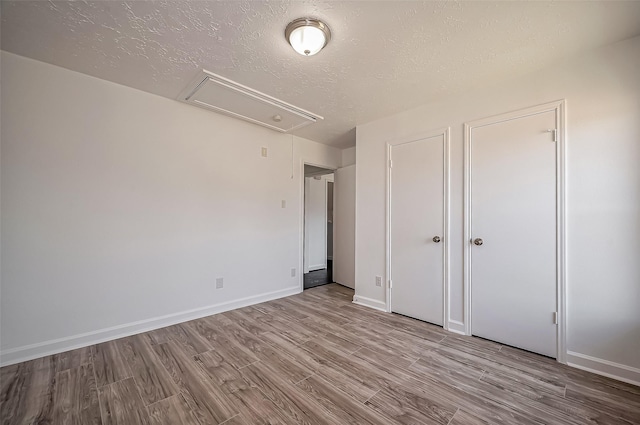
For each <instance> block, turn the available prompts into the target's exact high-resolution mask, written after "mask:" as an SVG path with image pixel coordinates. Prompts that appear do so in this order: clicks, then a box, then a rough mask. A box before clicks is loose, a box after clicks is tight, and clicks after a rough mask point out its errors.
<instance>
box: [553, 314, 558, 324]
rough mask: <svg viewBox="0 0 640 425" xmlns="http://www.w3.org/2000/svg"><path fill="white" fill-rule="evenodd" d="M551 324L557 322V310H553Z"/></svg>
mask: <svg viewBox="0 0 640 425" xmlns="http://www.w3.org/2000/svg"><path fill="white" fill-rule="evenodd" d="M553 324H554V325H557V324H558V312H557V311H554V312H553Z"/></svg>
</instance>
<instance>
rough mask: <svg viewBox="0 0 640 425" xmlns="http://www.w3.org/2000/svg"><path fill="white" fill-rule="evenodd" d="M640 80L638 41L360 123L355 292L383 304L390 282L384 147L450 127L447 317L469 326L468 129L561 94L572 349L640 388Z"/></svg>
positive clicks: (599, 50) (627, 42)
mask: <svg viewBox="0 0 640 425" xmlns="http://www.w3.org/2000/svg"><path fill="white" fill-rule="evenodd" d="M469 72H473V70H472V69H469ZM639 75H640V38H639V37H636V38H633V39H630V40H627V41H624V42H620V43H617V44H614V45H610V46H606V47H603V48H600V49H598V50H594V51H591V52H589V53H586V54H584V55H582V56H580V57H576V58H572V59H568V60H567V61H566V62H563V63H557V64H555V65H554V66H553V67H552V68H547V69H544V70H541V71H538V72H536V73H533V74H531V75H528V76H526V77H525V78H518V79H514V80H511V81H505V82H504V83H503V84H501V85H498V86H495V87H492V88H485V89H478V90H475V91H471V92H466V93H461V94H459V95H456V96H453V97H450V98H448V99H447V100H445V101H441V102H435V103H431V104H426V105H424V106H422V107H419V108H416V109H412V110H410V111H407V112H404V113H400V114H397V115H393V116H390V117H387V118H383V119H380V120H377V121H374V122H371V123H368V124H364V125H360V126H358V128H357V132H356V134H357V145H356V151H357V169H356V182H357V201H356V211H357V214H356V295H357V296H359V297H366V298H368V299H371V300H374V301H379V302H384V300H385V290H384V288H380V287H376V286H375V276H376V275H380V276H384V275H385V167H386V148H385V144H386V142H387V141H390V140H393V139H397V138H400V137H404V136H408V135H412V134H417V133H421V132H426V131H430V130H434V129H437V128H442V127H446V126H451V166H452V170H451V191H452V197H451V213H452V216H451V240H450V244H451V279H450V281H451V306H450V311H451V318H452V319H453V320H457V321H460V322H464V321H465V320H466V318H465V317H463V285H462V281H463V276H462V272H463V268H462V252H463V250H462V247H463V240H462V230H463V228H462V225H463V220H462V217H463V184H462V183H463V123H464V122H466V121H471V120H475V119H478V118H483V117H487V116H490V115H495V114H499V113H503V112H508V111H512V110H517V109H520V108H525V107H528V106H532V105H536V104H540V103H545V102H548V101H553V100H557V99H562V98H565V99H566V100H567V198H566V202H567V228H568V240H567V254H568V270H567V289H568V321H567V324H568V350H569V351H570V352H571V353H575V354H576V356H573V358H574V361H575V362H576V363H577V362H578V360H576V359H580V358H582V359H584V360H585V362H584V363H582V366H584V367H591V368H594V366H593V364H599V365H600V366H602V370H604V369H605V365H606V362H613V363H615V364H617V365H622V366H626V367H628V368H631V369H628V370H627V371H626V372H625V370H626V369H624V367H619V366H615V367H614V369H615V368H617V369H616V370H617V371H618V372H616V373H619V374H624V373H627V372H628V373H627V375H626V376H627V378H628V379H633V378H629V377H630V376H635V377H637V378H636V380H638V381H640V260H639V259H640V167H639V166H638V164H639V163H640V78H639V77H638V76H639ZM523 225H526V223H523ZM531 261H535V258H532V259H531ZM580 356H582V357H580ZM590 358H595V359H596V361H595V363H594V362H592V363H589V365H590V366H587V360H588V359H590ZM603 361H604V362H603ZM598 362H600V363H598ZM600 366H599V367H600ZM602 370H601V372H602ZM611 373H613V372H611ZM614 374H615V373H614Z"/></svg>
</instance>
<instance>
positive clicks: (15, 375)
mask: <svg viewBox="0 0 640 425" xmlns="http://www.w3.org/2000/svg"><path fill="white" fill-rule="evenodd" d="M31 371H32V363H31V362H23V363H18V364H14V365H11V366H5V367H3V368H2V369H0V423H3V424H9V423H20V422H19V421H20V420H21V408H22V406H23V404H24V399H25V397H26V394H27V391H28V390H29V381H30V378H31Z"/></svg>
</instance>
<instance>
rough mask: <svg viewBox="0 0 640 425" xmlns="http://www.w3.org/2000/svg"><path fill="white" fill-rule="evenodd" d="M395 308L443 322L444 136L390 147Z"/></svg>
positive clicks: (421, 317)
mask: <svg viewBox="0 0 640 425" xmlns="http://www.w3.org/2000/svg"><path fill="white" fill-rule="evenodd" d="M391 158H392V161H393V167H392V168H391V187H390V189H391V196H390V214H391V220H390V223H391V228H390V239H391V240H390V248H391V251H390V252H391V273H390V275H391V280H392V282H393V288H392V294H391V310H392V311H393V312H396V313H400V314H404V315H407V316H410V317H414V318H416V319H420V320H425V321H427V322H431V323H435V324H438V325H443V255H444V249H443V247H444V243H443V242H442V241H441V242H439V243H436V242H434V241H433V237H434V236H438V237H440V239H441V240H442V239H444V214H443V210H444V208H443V206H444V136H442V135H440V136H437V137H431V138H428V139H422V140H418V141H414V142H410V143H405V144H401V145H395V146H393V147H392V148H391Z"/></svg>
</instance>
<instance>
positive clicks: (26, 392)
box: [0, 362, 56, 424]
mask: <svg viewBox="0 0 640 425" xmlns="http://www.w3.org/2000/svg"><path fill="white" fill-rule="evenodd" d="M34 364H35V363H33V362H31V363H29V364H28V365H25V366H23V367H15V368H12V369H11V373H3V374H2V377H3V381H5V379H6V382H3V383H2V400H1V401H2V403H1V407H2V409H0V410H1V411H2V423H3V424H32V423H47V422H50V421H51V419H52V417H53V412H54V408H55V406H54V403H53V399H54V397H55V387H56V373H55V372H54V368H53V365H52V364H51V365H50V367H40V368H39V369H34Z"/></svg>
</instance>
